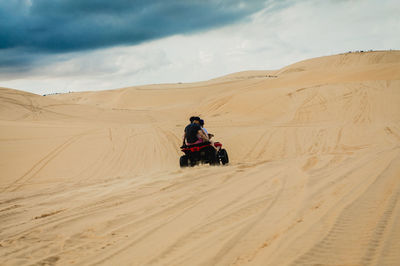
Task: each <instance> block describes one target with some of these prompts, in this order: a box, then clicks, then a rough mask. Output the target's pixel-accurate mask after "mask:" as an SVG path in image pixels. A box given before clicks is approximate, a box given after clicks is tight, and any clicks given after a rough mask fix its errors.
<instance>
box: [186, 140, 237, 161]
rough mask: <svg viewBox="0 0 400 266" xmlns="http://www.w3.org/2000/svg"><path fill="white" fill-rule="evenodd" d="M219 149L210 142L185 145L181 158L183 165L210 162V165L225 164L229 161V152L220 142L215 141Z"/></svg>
mask: <svg viewBox="0 0 400 266" xmlns="http://www.w3.org/2000/svg"><path fill="white" fill-rule="evenodd" d="M214 145H215V147H217V149H218V150H217V151H216V150H215V149H214V148H213V147H212V146H211V143H210V142H204V143H199V144H195V145H190V146H187V145H184V146H182V147H181V151H182V152H184V153H185V155H182V156H181V158H180V159H179V164H180V166H181V167H188V166H195V165H198V164H200V163H208V164H210V165H220V164H222V165H225V164H227V163H229V158H228V153H227V152H226V150H225V149H222V144H221V143H220V142H214Z"/></svg>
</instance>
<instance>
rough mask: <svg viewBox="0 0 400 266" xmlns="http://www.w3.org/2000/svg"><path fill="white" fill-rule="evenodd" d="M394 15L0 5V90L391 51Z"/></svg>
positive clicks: (370, 5)
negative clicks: (371, 50)
mask: <svg viewBox="0 0 400 266" xmlns="http://www.w3.org/2000/svg"><path fill="white" fill-rule="evenodd" d="M399 14H400V4H399V1H398V0H324V1H321V0H247V1H244V0H168V1H166V0H113V1H110V0H80V1H77V0H0V86H2V87H9V88H15V89H20V90H25V91H30V92H34V93H37V94H45V93H55V92H68V91H85V90H103V89H114V88H121V87H127V86H133V85H142V84H154V83H176V82H192V81H200V80H207V79H210V78H214V77H218V76H221V75H225V74H229V73H233V72H237V71H242V70H253V69H264V70H271V69H278V68H281V67H283V66H285V65H288V64H291V63H294V62H296V61H299V60H303V59H307V58H311V57H317V56H323V55H332V54H337V53H342V52H347V51H354V50H370V49H373V50H384V49H400V34H398V33H399V32H400V16H399Z"/></svg>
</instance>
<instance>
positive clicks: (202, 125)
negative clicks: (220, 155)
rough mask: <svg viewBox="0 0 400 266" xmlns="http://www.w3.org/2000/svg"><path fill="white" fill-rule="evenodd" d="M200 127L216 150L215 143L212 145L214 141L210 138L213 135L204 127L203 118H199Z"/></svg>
mask: <svg viewBox="0 0 400 266" xmlns="http://www.w3.org/2000/svg"><path fill="white" fill-rule="evenodd" d="M200 127H201V129H202V130H203V132H204V134H206V136H208V141H209V142H210V143H211V146H213V147H214V149H216V150H218V149H217V147H215V145H214V141H212V140H211V138H212V137H214V135H213V134H210V133H208V131H207V129H206V128H205V127H204V120H203V119H200Z"/></svg>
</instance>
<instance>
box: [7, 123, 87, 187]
mask: <svg viewBox="0 0 400 266" xmlns="http://www.w3.org/2000/svg"><path fill="white" fill-rule="evenodd" d="M92 131H93V130H89V131H86V132H84V133H82V134H78V135H75V136H72V137H70V138H68V139H67V140H66V141H65V142H63V143H62V144H61V145H59V146H57V147H56V148H55V149H53V150H51V151H50V152H49V153H48V154H47V155H46V156H44V157H43V158H42V159H40V160H39V161H38V162H37V163H35V164H34V165H33V166H32V167H31V168H30V169H29V170H28V171H27V172H26V173H25V174H23V175H22V176H20V177H19V178H17V179H16V180H15V181H14V182H12V183H11V184H9V185H8V186H6V187H5V188H4V189H3V190H2V192H8V191H11V192H13V191H16V190H18V189H19V188H21V187H22V186H23V185H24V184H25V183H26V182H28V181H29V180H31V179H32V178H34V177H35V176H36V175H37V174H38V173H39V172H40V171H41V170H42V169H43V168H44V167H46V166H47V165H48V164H49V163H50V162H51V161H52V160H53V159H54V158H56V157H57V156H58V155H59V154H60V153H61V152H62V151H64V150H65V149H66V148H67V147H69V146H70V145H71V144H73V143H74V142H76V141H77V140H78V139H80V138H81V137H83V136H86V135H88V134H89V133H90V132H92Z"/></svg>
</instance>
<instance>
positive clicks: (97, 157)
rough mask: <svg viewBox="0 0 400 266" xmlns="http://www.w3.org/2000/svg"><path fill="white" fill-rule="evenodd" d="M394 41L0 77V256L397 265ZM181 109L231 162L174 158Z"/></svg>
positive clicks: (399, 73)
mask: <svg viewBox="0 0 400 266" xmlns="http://www.w3.org/2000/svg"><path fill="white" fill-rule="evenodd" d="M399 103H400V52H399V51H382V52H368V53H350V54H341V55H335V56H328V57H321V58H314V59H310V60H306V61H302V62H299V63H296V64H293V65H290V66H287V67H285V68H282V69H280V70H275V71H245V72H240V73H235V74H231V75H227V76H224V77H221V78H217V79H213V80H209V81H205V82H199V83H189V84H164V85H148V86H139V87H130V88H123V89H118V90H112V91H100V92H81V93H69V94H61V95H52V96H46V97H43V96H39V95H35V94H30V93H26V92H23V91H17V90H12V89H0V173H1V179H0V191H1V194H0V264H1V265H55V264H57V265H66V264H77V265H117V264H118V265H370V264H371V265H399V264H400V253H399V252H398V250H399V249H400V201H399V197H400V179H399V177H400V104H399ZM191 115H201V116H202V117H203V118H204V119H205V121H206V127H207V129H208V130H209V131H211V132H213V133H214V134H215V135H216V139H218V140H220V141H221V142H222V143H223V144H224V146H225V147H226V149H227V150H228V152H229V155H230V159H231V163H230V165H229V166H226V167H209V166H198V167H194V168H191V169H180V168H179V166H178V159H179V156H180V151H179V146H180V143H181V137H182V131H183V128H184V126H185V125H186V124H187V119H188V117H189V116H191Z"/></svg>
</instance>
